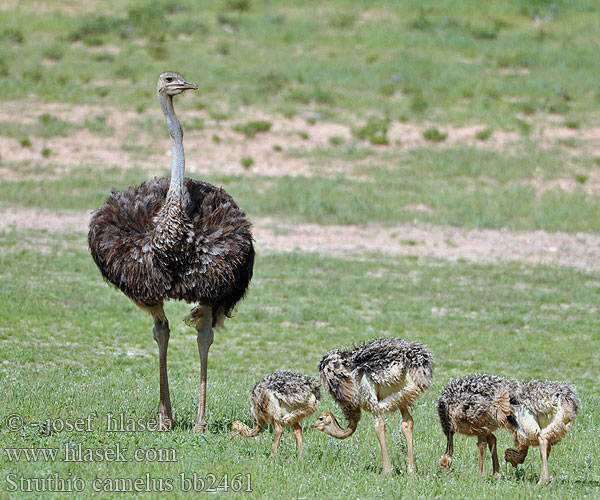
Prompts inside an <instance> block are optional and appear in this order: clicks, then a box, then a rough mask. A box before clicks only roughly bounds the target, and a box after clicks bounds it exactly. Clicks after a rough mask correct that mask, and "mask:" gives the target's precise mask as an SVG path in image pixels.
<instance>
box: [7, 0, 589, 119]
mask: <svg viewBox="0 0 600 500" xmlns="http://www.w3.org/2000/svg"><path fill="white" fill-rule="evenodd" d="M234 3H235V4H237V3H240V2H234ZM242 3H243V4H244V5H246V2H242ZM554 3H555V4H556V5H557V8H556V11H557V12H556V14H554V15H552V16H550V18H549V20H548V21H547V22H546V23H544V24H536V23H535V22H534V21H533V16H534V15H536V14H538V15H539V16H541V17H544V15H545V13H546V12H547V11H548V9H550V7H549V4H548V3H547V2H534V3H530V2H525V1H523V0H512V1H509V2H505V1H493V2H486V3H485V5H484V4H482V3H481V2H477V1H475V0H463V1H461V2H449V1H443V2H437V3H436V4H435V5H431V6H426V7H424V6H423V5H422V3H421V2H414V1H411V2H391V1H386V2H379V3H378V4H377V5H373V4H372V2H366V1H365V0H336V2H334V3H332V4H331V5H330V4H327V5H323V4H321V3H319V2H315V1H308V2H304V3H302V4H301V5H299V4H298V3H297V2H290V1H289V0H287V1H286V0H276V1H273V2H247V8H246V7H244V8H243V9H240V8H239V7H240V6H236V5H233V4H231V3H230V4H225V5H223V3H222V2H217V1H214V0H212V1H207V2H202V4H201V5H200V4H196V3H194V2H191V1H189V0H182V1H177V2H175V1H161V2H154V3H153V4H152V6H148V5H146V4H144V3H140V2H136V1H128V2H116V1H115V0H107V1H103V2H98V5H97V8H96V10H95V12H94V13H86V12H84V11H83V10H82V11H79V12H78V11H77V10H76V9H77V8H76V7H74V9H75V12H69V13H63V12H61V11H60V9H58V8H57V10H56V11H53V12H52V11H51V12H52V13H48V12H46V11H42V12H40V11H38V10H36V9H35V8H34V7H33V6H28V5H27V4H25V5H24V6H23V7H21V8H12V9H10V8H9V9H3V10H2V12H0V22H1V23H2V24H3V25H6V26H19V30H17V31H15V30H5V31H4V34H3V35H0V44H1V45H2V49H3V51H2V54H3V55H2V57H1V64H0V69H2V71H1V72H0V74H2V73H4V75H5V76H4V78H3V80H4V81H3V85H2V86H0V98H1V99H15V98H25V97H27V96H30V95H31V94H34V95H36V96H37V97H39V98H41V99H43V100H62V101H72V102H89V101H92V102H110V103H117V104H119V105H123V106H127V107H131V108H135V107H136V106H138V105H146V103H147V100H148V99H149V98H152V94H153V91H154V88H153V87H154V85H153V83H152V82H154V80H155V78H156V75H157V74H158V73H159V72H160V71H161V70H164V69H165V67H166V66H168V67H175V68H177V69H179V70H180V71H182V72H183V73H184V75H186V77H187V78H189V79H191V80H198V81H199V84H200V92H201V93H202V94H203V95H204V99H205V101H206V102H214V101H216V102H222V101H223V100H226V101H227V102H228V104H230V105H232V106H233V107H238V106H239V105H240V104H242V105H243V104H256V105H260V106H265V107H268V108H271V109H286V108H287V109H289V108H290V106H294V105H313V104H316V105H319V106H323V107H326V108H330V109H334V110H338V109H340V110H349V111H352V112H357V113H363V112H373V111H378V112H379V113H382V114H385V115H387V116H390V117H392V118H397V117H399V116H407V117H410V118H411V119H416V120H420V119H423V118H425V119H436V120H440V121H442V122H448V121H458V122H462V121H469V120H470V121H482V122H486V123H488V124H490V125H491V124H494V126H495V127H499V128H504V127H507V126H511V124H512V125H514V120H515V115H516V113H519V112H522V111H523V109H525V110H530V111H531V112H533V113H538V112H540V111H541V112H545V111H551V112H558V113H563V114H566V113H576V114H578V115H582V116H587V117H593V109H595V108H596V107H597V104H598V102H599V99H600V92H599V91H598V89H597V88H595V87H594V86H593V85H591V84H590V82H593V81H595V68H597V67H598V65H599V62H600V61H599V57H600V56H599V54H598V51H597V50H595V49H594V47H595V39H596V37H595V34H596V33H597V32H598V28H599V24H598V20H597V19H596V16H594V15H593V13H594V12H595V8H596V3H595V2H594V1H593V0H584V1H581V2H565V1H560V2H554ZM55 5H56V7H60V3H58V2H56V3H55ZM365 11H366V12H367V13H369V15H367V14H365V15H363V13H364V12H365ZM180 35H184V37H181V36H180ZM140 40H143V41H144V43H139V41H140ZM76 41H80V42H82V43H81V44H75V43H74V42H76ZM109 45H110V46H117V47H118V48H119V49H120V51H119V52H118V53H116V54H115V53H114V52H111V51H109V50H108V49H107V50H106V51H102V48H103V47H108V46H109ZM89 47H95V50H96V52H93V53H90V52H89V50H88V49H89ZM557 53H560V54H561V58H560V60H559V61H557V59H556V54H557ZM290 54H293V55H292V56H290ZM48 58H50V59H51V60H52V61H53V62H54V64H53V65H52V66H44V65H43V64H42V62H43V60H44V59H48ZM198 68H202V70H201V71H199V70H198ZM523 69H526V70H527V71H528V74H527V75H522V74H519V73H518V72H516V71H513V70H523ZM472 74H476V75H477V78H468V77H465V75H472ZM98 81H104V82H106V81H110V82H112V83H111V84H109V85H108V87H107V86H106V84H98V83H96V82H98Z"/></svg>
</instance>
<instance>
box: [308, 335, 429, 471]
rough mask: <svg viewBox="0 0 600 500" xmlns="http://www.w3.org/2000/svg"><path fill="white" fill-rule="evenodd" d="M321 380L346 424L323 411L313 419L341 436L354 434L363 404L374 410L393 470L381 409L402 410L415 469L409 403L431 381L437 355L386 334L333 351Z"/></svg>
mask: <svg viewBox="0 0 600 500" xmlns="http://www.w3.org/2000/svg"><path fill="white" fill-rule="evenodd" d="M319 371H320V373H321V380H322V382H323V384H324V385H325V386H326V387H327V389H328V390H329V393H330V394H331V396H332V397H333V399H335V402H336V403H337V404H338V405H339V406H340V407H341V409H342V411H343V413H344V416H345V417H346V419H347V420H348V427H346V428H345V429H344V428H342V427H341V426H340V425H339V423H338V421H337V420H336V418H335V416H334V415H333V414H332V413H331V412H329V411H324V412H323V413H321V415H320V416H319V418H318V419H317V420H316V421H315V422H314V423H313V424H312V425H311V427H314V428H316V429H319V430H320V431H323V432H325V433H327V434H329V435H330V436H333V437H335V438H338V439H345V438H347V437H349V436H351V435H352V434H353V433H354V431H355V430H356V427H357V425H358V422H359V420H360V416H361V409H363V410H365V411H368V412H370V413H372V414H373V418H374V420H375V433H376V434H377V439H378V440H379V445H380V447H381V456H382V460H383V472H384V473H386V474H389V473H391V472H392V462H391V460H390V456H389V453H388V450H387V445H386V441H385V422H384V420H383V418H382V416H381V415H382V414H383V413H386V412H391V411H396V410H400V411H401V412H402V433H403V434H404V438H405V439H406V451H407V455H408V471H409V472H414V470H415V459H414V453H413V439H412V430H413V419H412V417H411V415H410V413H409V412H408V407H409V406H410V405H411V404H412V403H413V402H414V401H415V400H416V399H417V398H418V397H419V396H420V395H421V394H422V393H423V392H424V391H425V390H426V389H427V388H429V387H430V386H431V382H432V377H433V359H432V355H431V352H430V351H429V349H428V348H427V347H426V346H425V345H423V344H419V343H417V342H409V341H406V340H402V339H396V338H381V339H375V340H371V341H369V342H365V343H364V344H361V345H359V346H357V347H354V348H350V349H335V350H333V351H330V352H328V353H327V354H326V355H325V356H324V357H323V359H322V360H321V363H320V364H319Z"/></svg>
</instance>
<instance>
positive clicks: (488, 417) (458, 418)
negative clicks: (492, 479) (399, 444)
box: [438, 375, 518, 477]
mask: <svg viewBox="0 0 600 500" xmlns="http://www.w3.org/2000/svg"><path fill="white" fill-rule="evenodd" d="M517 386H518V382H517V381H516V380H511V379H506V378H501V377H495V376H493V375H469V376H467V377H465V378H461V379H455V380H451V381H450V382H449V383H448V385H446V387H445V388H444V390H443V391H442V393H441V394H440V397H439V399H438V415H439V417H440V423H441V424H442V429H443V431H444V434H445V435H446V439H447V445H446V451H445V453H444V454H443V455H442V456H441V458H440V466H442V467H443V468H445V469H448V468H450V465H451V464H452V453H453V437H454V433H455V432H458V433H460V434H466V435H467V436H477V448H478V449H479V474H482V473H483V466H484V463H485V448H486V445H487V446H488V447H489V449H490V453H491V454H492V465H493V473H494V476H496V477H500V475H501V473H500V464H499V462H498V452H497V449H496V437H495V436H494V434H493V432H494V431H495V430H496V429H497V428H498V427H503V428H509V429H512V428H513V425H514V424H515V420H514V416H513V415H512V410H511V406H512V404H514V403H515V402H516V401H515V399H514V396H513V394H514V393H515V392H516V390H517Z"/></svg>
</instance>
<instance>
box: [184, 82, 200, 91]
mask: <svg viewBox="0 0 600 500" xmlns="http://www.w3.org/2000/svg"><path fill="white" fill-rule="evenodd" d="M182 88H183V89H184V90H188V89H189V90H198V84H197V83H192V82H188V81H187V80H184V81H183V85H182Z"/></svg>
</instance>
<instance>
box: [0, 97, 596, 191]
mask: <svg viewBox="0 0 600 500" xmlns="http://www.w3.org/2000/svg"><path fill="white" fill-rule="evenodd" d="M192 102H193V100H192V99H191V97H190V95H186V96H183V97H181V98H180V99H179V102H178V104H179V106H178V108H177V109H178V114H179V116H180V118H181V121H182V122H183V125H184V128H185V127H186V124H187V125H190V124H192V123H194V121H198V120H201V121H202V122H203V123H204V128H202V129H200V130H192V129H191V126H188V128H187V129H186V133H185V147H186V159H187V170H188V172H190V173H193V174H199V175H202V174H204V175H206V174H241V175H266V176H279V175H292V176H294V175H303V176H310V175H333V174H337V173H340V172H346V174H347V175H348V172H349V171H351V170H352V167H353V166H358V165H363V164H364V163H365V160H364V159H356V160H347V159H343V160H342V159H340V158H329V157H327V156H326V155H313V154H311V152H312V151H314V150H318V149H320V148H322V149H325V148H332V146H331V144H330V143H329V140H330V139H331V138H332V137H336V138H341V140H342V141H344V143H345V144H349V143H351V141H354V142H356V145H357V146H358V147H370V148H371V149H372V150H374V151H375V152H386V151H389V152H401V151H406V150H410V149H413V148H419V147H424V146H426V147H429V148H437V149H440V148H447V147H455V146H460V145H464V146H468V147H477V148H481V149H487V150H493V151H511V150H514V149H515V148H519V147H520V146H521V145H522V138H521V137H520V136H519V134H517V133H515V132H506V131H500V130H496V131H494V132H493V134H492V136H491V137H490V138H489V139H487V140H486V141H480V140H477V138H476V134H477V132H478V131H480V130H482V129H484V128H485V127H484V126H483V125H477V124H471V125H465V126H461V127H449V126H448V127H445V126H440V127H438V128H439V129H440V130H441V131H442V132H444V133H446V134H448V138H447V139H446V140H445V141H443V142H441V143H435V144H434V143H430V142H427V141H426V140H425V139H423V131H424V130H425V129H427V128H429V127H431V126H433V125H434V124H431V123H423V124H415V123H398V122H396V123H393V124H392V125H391V127H390V129H389V132H388V138H389V140H390V144H389V145H387V146H371V145H369V144H368V143H367V142H361V141H358V142H357V141H356V139H354V138H353V137H352V131H351V126H349V125H348V124H347V123H354V120H352V119H351V118H350V117H341V120H342V121H345V122H346V123H337V122H333V121H326V120H318V121H316V122H315V123H309V120H308V118H310V116H309V115H308V114H307V115H306V116H295V117H293V118H285V117H282V116H271V115H266V114H264V113H262V112H259V111H257V110H256V109H252V108H246V109H240V110H238V113H237V115H236V117H235V118H234V119H231V120H221V121H217V120H214V119H213V118H211V117H210V116H208V114H207V113H206V112H205V111H200V110H193V109H189V108H190V106H191V103H192ZM156 108H158V106H156ZM43 113H49V114H51V115H52V116H56V117H58V118H61V119H63V120H66V121H68V122H70V123H72V124H73V125H74V127H73V130H72V131H71V132H70V134H69V136H68V137H49V138H39V137H35V136H33V135H32V136H30V140H31V142H32V146H31V147H22V146H21V145H20V143H19V140H20V139H21V138H20V137H9V136H2V135H0V155H1V157H2V160H3V161H4V162H5V163H8V164H13V165H18V164H22V163H24V162H30V163H34V164H36V165H40V166H41V167H47V169H46V170H45V172H44V173H43V174H42V177H44V178H51V177H56V176H60V175H64V172H65V170H68V169H73V168H77V167H79V166H82V165H85V166H89V167H92V168H97V169H104V168H106V167H110V166H118V167H120V168H131V167H139V168H142V169H144V170H145V171H146V172H147V173H148V176H153V175H159V174H164V173H165V172H166V171H167V169H168V167H169V164H170V162H169V154H170V150H169V141H168V138H167V134H166V130H165V129H164V125H163V117H162V115H161V113H160V110H159V109H154V108H150V109H148V110H146V111H144V112H142V113H136V112H135V111H123V110H117V109H116V108H112V107H107V106H99V105H73V104H64V103H42V102H35V101H34V102H31V101H27V102H24V101H12V102H10V101H9V102H5V103H3V106H2V109H0V122H9V121H12V122H15V121H18V122H20V123H21V124H23V125H25V126H33V125H34V124H36V123H37V122H38V117H39V116H40V115H42V114H43ZM307 113H308V112H307ZM97 115H102V116H105V117H106V120H107V126H108V129H109V132H108V133H107V134H106V135H101V134H94V133H92V132H90V131H89V130H88V129H87V128H86V127H85V125H84V123H85V121H86V119H90V118H93V117H95V116H97ZM258 119H262V120H268V121H270V122H271V123H272V128H271V130H270V131H269V132H267V133H259V134H257V135H256V136H255V137H254V138H246V137H245V136H244V135H243V134H241V133H239V132H235V131H234V130H233V129H232V127H233V126H234V125H235V124H237V123H245V122H247V121H250V120H258ZM561 119H562V118H560V119H559V118H556V117H544V120H543V124H539V126H537V127H535V129H534V130H535V132H534V133H533V135H532V139H533V140H536V141H537V142H538V143H540V144H542V145H543V146H547V147H549V148H560V149H561V150H562V151H568V152H569V154H581V155H587V156H591V157H594V156H596V155H600V127H590V128H587V129H585V130H578V129H569V128H566V127H564V125H562V122H561V121H560V120H561ZM144 124H145V125H144ZM303 136H304V138H303ZM306 136H308V137H306ZM215 137H218V139H219V140H218V141H215ZM569 139H573V140H576V141H578V142H577V144H578V146H577V147H575V148H573V147H568V146H565V145H564V144H561V143H560V141H564V140H569ZM557 141H559V142H557ZM341 147H343V146H341ZM44 148H48V149H50V151H51V153H50V155H49V156H48V157H47V158H44V157H43V156H42V154H41V152H42V150H43V149H44ZM277 149H281V151H278V150H277ZM244 157H251V158H252V159H253V160H254V164H253V165H252V166H251V167H250V168H245V167H243V166H242V164H241V160H242V158H244ZM392 158H393V156H392ZM390 161H392V162H393V160H390ZM377 163H378V164H385V159H382V158H381V157H377ZM583 173H584V174H585V175H587V177H588V178H589V180H588V182H586V183H584V184H581V185H580V187H581V188H582V189H583V190H584V191H586V192H588V193H600V182H599V181H598V177H599V176H600V174H598V173H597V172H595V171H590V172H583ZM36 175H38V176H39V175H40V174H39V172H38V173H36ZM23 176H25V174H23ZM18 178H20V177H19V173H18V169H16V168H3V169H1V170H0V180H15V179H18ZM357 178H360V177H359V176H357ZM524 182H525V183H527V184H531V185H533V186H534V187H535V189H536V191H538V192H540V193H541V192H544V191H545V190H547V189H555V188H556V187H562V188H564V189H566V190H568V191H572V190H573V189H575V187H577V183H576V182H575V181H574V180H573V179H568V178H565V179H564V180H559V181H558V182H557V181H556V180H551V181H546V180H544V179H530V180H526V181H524Z"/></svg>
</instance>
